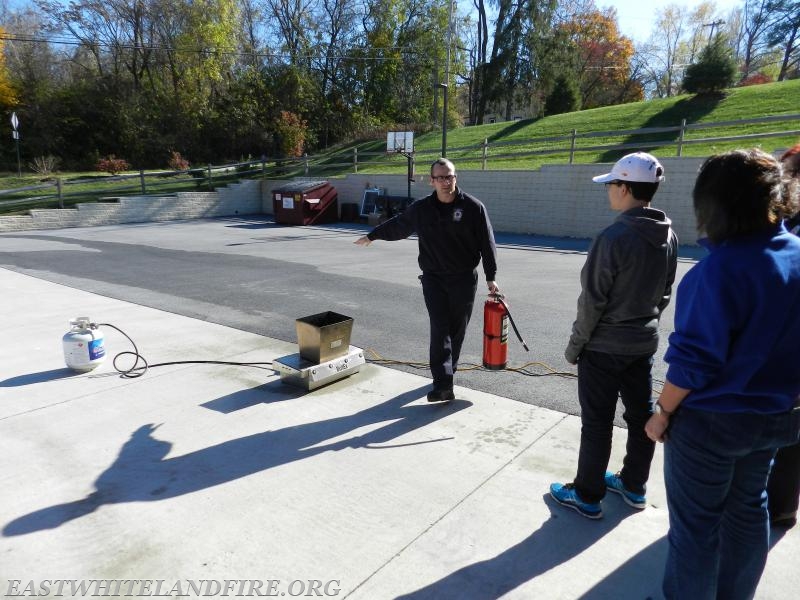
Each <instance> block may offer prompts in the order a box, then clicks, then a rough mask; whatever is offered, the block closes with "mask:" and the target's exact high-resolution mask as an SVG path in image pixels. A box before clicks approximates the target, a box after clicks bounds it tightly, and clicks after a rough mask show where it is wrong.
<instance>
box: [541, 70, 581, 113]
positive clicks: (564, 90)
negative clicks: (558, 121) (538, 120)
mask: <svg viewBox="0 0 800 600" xmlns="http://www.w3.org/2000/svg"><path fill="white" fill-rule="evenodd" d="M580 107H581V92H580V90H579V89H578V84H577V83H576V82H575V80H574V79H572V78H571V77H569V76H568V75H559V76H558V78H557V79H556V82H555V85H554V86H553V91H552V92H550V95H549V96H547V101H546V103H545V114H546V115H558V114H561V113H568V112H572V111H575V110H578V109H580Z"/></svg>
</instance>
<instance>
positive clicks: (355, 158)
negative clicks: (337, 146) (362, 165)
mask: <svg viewBox="0 0 800 600" xmlns="http://www.w3.org/2000/svg"><path fill="white" fill-rule="evenodd" d="M353 173H358V148H353Z"/></svg>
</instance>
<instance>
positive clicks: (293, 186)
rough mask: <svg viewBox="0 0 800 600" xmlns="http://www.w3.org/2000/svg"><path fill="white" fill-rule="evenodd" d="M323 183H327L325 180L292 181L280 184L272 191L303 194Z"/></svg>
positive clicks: (323, 184)
mask: <svg viewBox="0 0 800 600" xmlns="http://www.w3.org/2000/svg"><path fill="white" fill-rule="evenodd" d="M325 185H328V182H327V181H292V182H290V183H286V184H284V185H282V186H279V187H276V188H272V192H273V193H275V192H280V193H288V194H294V193H299V194H305V193H307V192H310V191H311V190H315V189H317V188H319V187H322V186H325Z"/></svg>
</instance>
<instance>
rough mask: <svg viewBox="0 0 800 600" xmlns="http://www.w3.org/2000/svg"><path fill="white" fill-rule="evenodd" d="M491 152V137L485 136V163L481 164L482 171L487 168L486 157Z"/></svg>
mask: <svg viewBox="0 0 800 600" xmlns="http://www.w3.org/2000/svg"><path fill="white" fill-rule="evenodd" d="M488 154H489V138H483V164H482V165H481V171H485V170H486V157H487V155H488Z"/></svg>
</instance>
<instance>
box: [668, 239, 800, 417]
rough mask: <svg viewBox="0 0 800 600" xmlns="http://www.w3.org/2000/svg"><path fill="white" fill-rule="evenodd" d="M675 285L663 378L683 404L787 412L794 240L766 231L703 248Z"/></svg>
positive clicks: (792, 393) (798, 384)
mask: <svg viewBox="0 0 800 600" xmlns="http://www.w3.org/2000/svg"><path fill="white" fill-rule="evenodd" d="M709 250H710V253H709V255H708V256H706V257H705V258H703V259H702V260H701V261H700V262H698V263H697V264H696V265H695V266H694V267H693V268H692V269H691V270H690V271H689V272H688V273H687V274H686V275H685V276H684V278H683V280H682V281H681V283H680V285H679V286H678V292H677V298H676V301H675V331H674V333H673V334H672V335H670V338H669V348H668V349H667V352H666V354H665V356H664V360H665V361H666V362H667V363H669V369H668V371H667V379H668V380H669V381H670V382H672V383H674V384H675V385H677V386H680V387H682V388H687V389H690V390H692V392H691V393H690V394H689V395H688V396H687V397H686V398H685V399H684V400H683V403H682V406H686V407H691V408H696V409H700V410H708V411H713V412H751V413H778V412H784V411H788V410H789V409H790V408H791V407H792V406H793V405H794V403H795V401H796V399H797V397H798V395H799V394H800V238H798V237H796V236H794V235H792V234H790V233H788V232H787V231H786V228H785V227H784V226H783V224H781V225H776V226H775V228H774V229H773V230H771V231H769V232H764V233H758V234H753V235H749V236H743V237H739V238H736V239H730V240H726V241H725V242H723V243H721V244H720V245H718V246H715V247H709Z"/></svg>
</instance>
